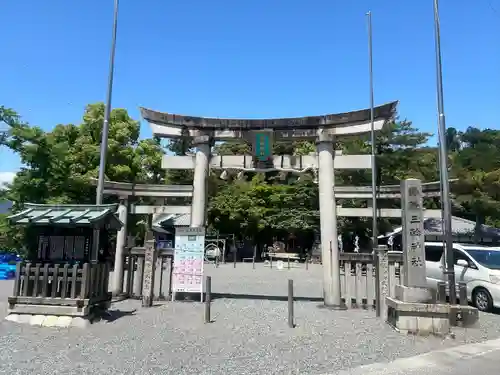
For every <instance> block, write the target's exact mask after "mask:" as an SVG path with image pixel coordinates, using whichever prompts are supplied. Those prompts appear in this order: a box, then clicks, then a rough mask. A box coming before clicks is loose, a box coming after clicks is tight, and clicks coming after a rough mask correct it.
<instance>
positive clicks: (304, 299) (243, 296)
mask: <svg viewBox="0 0 500 375" xmlns="http://www.w3.org/2000/svg"><path fill="white" fill-rule="evenodd" d="M211 296H212V299H213V300H214V299H221V298H227V299H254V300H267V301H288V297H287V296H269V295H262V294H233V293H212V295H211ZM293 300H294V301H302V302H323V298H321V297H293Z"/></svg>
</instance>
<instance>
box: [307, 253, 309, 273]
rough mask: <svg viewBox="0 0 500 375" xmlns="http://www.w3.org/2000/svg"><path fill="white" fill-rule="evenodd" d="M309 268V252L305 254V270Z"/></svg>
mask: <svg viewBox="0 0 500 375" xmlns="http://www.w3.org/2000/svg"><path fill="white" fill-rule="evenodd" d="M307 270H309V254H307V255H306V271H307Z"/></svg>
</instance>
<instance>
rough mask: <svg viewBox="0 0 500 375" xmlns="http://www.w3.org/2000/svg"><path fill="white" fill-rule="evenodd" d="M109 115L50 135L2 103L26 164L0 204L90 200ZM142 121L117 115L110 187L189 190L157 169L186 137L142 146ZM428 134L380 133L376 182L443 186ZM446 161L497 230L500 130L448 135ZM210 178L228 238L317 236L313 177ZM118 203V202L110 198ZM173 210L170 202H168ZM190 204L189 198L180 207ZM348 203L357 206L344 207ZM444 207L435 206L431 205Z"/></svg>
mask: <svg viewBox="0 0 500 375" xmlns="http://www.w3.org/2000/svg"><path fill="white" fill-rule="evenodd" d="M103 116H104V105H103V104H102V103H97V104H91V105H89V106H87V108H86V109H85V111H84V115H83V118H82V121H81V122H80V123H79V124H76V125H75V124H66V125H56V126H55V127H54V128H53V129H52V130H51V131H44V130H43V129H41V128H39V127H37V126H32V125H29V124H27V123H25V122H23V120H22V118H21V117H20V116H19V115H18V114H17V113H16V112H15V111H13V110H11V109H9V108H6V107H1V106H0V122H3V123H5V125H6V126H7V128H8V132H7V135H6V137H4V138H2V139H0V145H1V146H4V147H7V148H9V149H10V150H12V151H13V152H15V153H16V154H18V155H19V157H20V159H21V162H22V165H23V167H22V168H21V170H20V171H19V172H18V173H17V175H16V178H15V179H14V181H13V183H12V184H11V185H10V186H9V189H8V190H5V191H1V192H0V199H8V200H11V201H13V202H14V203H15V204H14V208H13V209H14V210H19V209H21V208H22V206H23V204H24V203H25V202H39V203H45V202H60V203H92V202H94V200H95V185H94V184H92V183H91V179H92V178H96V177H97V175H98V167H99V156H100V155H99V152H100V150H99V148H100V141H101V129H102V123H103ZM139 131H140V127H139V122H138V121H135V120H134V119H132V118H131V117H130V116H129V115H128V113H127V111H126V110H124V109H115V110H113V111H112V113H111V119H110V132H109V146H108V152H107V163H106V176H107V178H108V179H109V180H115V181H123V182H137V183H168V184H191V183H192V178H193V173H192V171H184V170H169V171H167V172H165V171H164V170H163V169H162V168H161V160H162V157H163V155H164V154H165V153H166V154H174V155H191V154H192V153H193V151H194V149H193V145H192V143H191V141H190V140H189V139H188V138H187V137H186V138H184V139H180V140H171V141H169V142H168V144H167V146H166V147H165V148H164V147H162V146H161V144H160V140H159V139H156V138H152V139H140V138H139ZM430 136H431V134H429V133H426V132H422V131H419V130H418V129H417V128H415V127H414V126H413V125H412V123H411V122H410V121H407V120H402V121H395V122H393V123H391V124H389V125H388V126H387V127H386V128H385V129H384V130H383V131H381V132H379V133H378V134H377V142H376V151H377V159H376V165H377V176H376V178H377V184H379V185H381V184H383V185H385V184H399V183H400V181H401V180H403V179H405V178H410V177H413V178H419V179H421V180H423V181H435V180H438V179H439V170H438V151H437V148H435V147H429V146H428V140H429V138H430ZM446 144H447V147H448V149H449V158H448V164H449V166H450V174H451V177H454V178H457V179H458V182H456V183H454V184H453V188H452V192H453V200H454V210H455V212H454V213H455V214H457V215H460V216H463V217H466V218H470V219H472V220H476V219H477V220H480V221H481V222H485V223H488V224H493V225H500V131H498V130H491V129H486V130H481V129H478V128H473V127H470V128H468V129H466V130H465V131H463V132H461V131H458V130H456V129H454V128H449V129H448V130H447V133H446ZM336 147H337V149H341V150H342V152H343V153H344V154H369V153H370V152H371V144H370V138H369V136H368V135H364V136H360V137H349V138H339V139H338V140H337V145H336ZM213 152H214V153H215V154H219V155H235V154H251V152H252V151H251V145H249V144H247V143H245V142H239V143H218V144H215V145H214V147H213ZM273 152H274V154H278V155H279V154H293V155H307V154H310V153H313V152H315V145H314V143H312V142H306V141H300V142H292V143H284V142H276V143H275V144H274V148H273ZM219 174H220V172H216V171H212V172H211V174H210V176H209V179H208V191H209V206H208V219H209V225H210V226H211V227H212V228H214V229H217V230H218V231H219V232H223V233H235V234H236V235H237V236H239V237H241V238H245V237H250V238H256V239H257V241H258V242H261V243H265V242H266V241H268V240H269V239H271V238H273V237H276V236H286V235H289V234H292V235H294V236H306V237H308V238H312V236H313V234H314V232H315V231H317V230H318V226H319V215H318V210H319V202H318V189H317V185H316V184H315V182H314V175H313V174H312V173H311V174H309V175H308V174H305V175H302V176H301V177H300V179H299V178H298V176H292V175H289V176H288V177H286V178H283V176H281V175H280V174H278V173H274V174H272V173H271V174H266V175H262V174H247V178H248V180H245V179H243V180H240V179H236V178H230V179H228V180H221V179H220V178H219ZM371 178H372V177H371V171H369V170H368V171H367V170H359V171H358V170H343V171H337V172H336V184H338V185H351V186H352V185H354V186H369V185H370V184H371ZM109 199H112V198H109ZM172 203H174V202H172ZM183 203H188V202H187V201H186V202H184V201H183V198H181V199H180V201H179V202H175V204H183ZM339 204H342V205H343V206H346V207H347V206H354V207H356V206H358V207H359V206H361V205H362V204H363V202H360V201H359V200H358V201H356V200H347V199H342V200H339ZM379 204H380V205H383V207H398V205H399V202H398V201H390V200H384V201H381V202H380V203H379ZM427 205H428V207H433V208H437V207H439V200H438V199H436V200H434V201H430V202H427ZM397 224H398V222H397V221H392V220H380V221H379V230H381V231H385V230H389V229H390V228H391V227H392V226H393V225H397ZM370 231H371V219H368V218H342V219H341V220H339V233H342V234H343V235H346V234H350V235H360V236H365V237H368V236H369V235H370ZM0 237H1V238H4V239H5V238H8V242H9V243H10V246H18V245H19V244H20V243H21V242H22V232H19V231H16V230H14V229H13V228H11V227H10V226H9V225H8V223H7V222H6V221H5V217H1V216H0Z"/></svg>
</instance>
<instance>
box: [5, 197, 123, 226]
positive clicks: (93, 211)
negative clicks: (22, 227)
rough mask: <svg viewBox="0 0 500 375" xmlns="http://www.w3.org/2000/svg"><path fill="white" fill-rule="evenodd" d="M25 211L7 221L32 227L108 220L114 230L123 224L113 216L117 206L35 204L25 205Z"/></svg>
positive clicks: (86, 224) (89, 223) (85, 224)
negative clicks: (31, 225)
mask: <svg viewBox="0 0 500 375" xmlns="http://www.w3.org/2000/svg"><path fill="white" fill-rule="evenodd" d="M25 207H26V209H25V210H24V211H21V212H19V213H17V214H15V215H12V216H9V217H8V219H9V220H10V222H11V223H13V224H33V225H77V226H88V225H93V224H97V223H98V222H100V221H102V220H105V219H107V218H110V219H111V221H110V224H111V226H112V227H114V228H120V227H121V226H122V225H123V223H122V222H121V221H120V220H119V219H118V218H117V217H116V216H115V213H116V210H117V208H118V205H116V204H101V205H84V204H60V205H52V204H35V203H26V204H25Z"/></svg>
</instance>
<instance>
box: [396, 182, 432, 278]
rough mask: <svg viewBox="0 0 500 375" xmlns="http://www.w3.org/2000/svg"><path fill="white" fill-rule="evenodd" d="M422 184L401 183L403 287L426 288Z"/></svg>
mask: <svg viewBox="0 0 500 375" xmlns="http://www.w3.org/2000/svg"><path fill="white" fill-rule="evenodd" d="M422 197H423V195H422V182H421V181H420V180H417V179H408V180H404V181H402V182H401V208H402V210H401V220H402V222H403V262H404V277H403V285H404V286H409V287H421V288H425V287H427V281H426V274H425V245H424V211H423V199H422Z"/></svg>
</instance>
